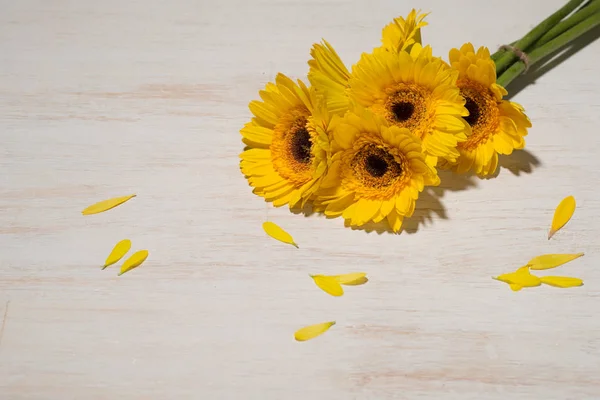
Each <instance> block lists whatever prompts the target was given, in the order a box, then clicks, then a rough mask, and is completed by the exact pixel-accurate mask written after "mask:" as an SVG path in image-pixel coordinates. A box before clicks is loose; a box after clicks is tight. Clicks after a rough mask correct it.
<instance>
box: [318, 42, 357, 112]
mask: <svg viewBox="0 0 600 400" xmlns="http://www.w3.org/2000/svg"><path fill="white" fill-rule="evenodd" d="M310 55H311V56H312V58H311V59H310V60H309V61H308V65H309V67H310V69H309V72H308V80H309V81H310V83H311V85H312V86H313V87H314V88H315V89H316V91H317V92H318V93H319V94H323V95H324V96H325V97H326V101H327V109H328V110H329V111H330V112H331V113H332V114H338V115H343V114H344V113H345V112H346V111H347V110H348V107H349V100H348V93H347V92H346V89H347V88H348V80H349V79H350V72H349V71H348V69H347V68H346V66H345V65H344V63H343V62H342V60H341V58H340V56H338V54H337V53H336V52H335V50H334V49H333V47H332V46H331V45H330V44H329V43H327V41H325V40H323V43H322V44H316V43H315V44H314V45H313V47H312V49H311V50H310Z"/></svg>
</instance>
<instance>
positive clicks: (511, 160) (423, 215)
mask: <svg viewBox="0 0 600 400" xmlns="http://www.w3.org/2000/svg"><path fill="white" fill-rule="evenodd" d="M539 165H541V163H540V161H539V159H538V158H537V157H536V156H534V155H533V154H532V153H530V152H529V151H527V150H517V151H515V152H513V153H512V154H511V155H510V156H503V155H501V156H500V158H499V168H498V169H497V171H496V173H495V174H494V175H493V176H490V177H489V178H488V179H493V178H495V177H496V176H498V174H499V172H500V170H501V169H504V168H505V169H508V170H509V171H510V172H511V173H513V174H514V175H516V176H519V175H520V174H521V173H526V174H529V173H532V172H533V170H534V169H535V168H536V167H538V166H539ZM438 175H439V177H440V180H441V182H440V185H439V186H430V187H426V188H425V190H423V192H421V194H420V195H419V199H418V200H417V204H416V208H415V212H414V214H413V215H412V216H411V217H410V218H404V221H403V223H402V228H401V230H400V232H398V233H395V232H393V231H392V230H391V229H390V226H389V225H388V223H387V221H386V220H383V221H381V222H377V223H375V222H368V223H366V224H365V225H363V226H359V227H356V226H350V224H349V223H348V222H347V221H345V222H344V225H345V226H346V227H348V228H351V229H352V230H357V231H365V232H366V233H372V232H375V233H377V234H379V235H381V234H384V233H389V234H400V233H402V232H406V233H408V234H413V233H416V232H418V231H419V229H421V228H422V227H426V226H432V225H433V224H435V221H437V220H447V219H449V218H448V214H447V212H446V208H445V207H444V205H443V203H442V201H441V199H442V198H443V197H444V196H445V194H446V192H460V191H463V190H469V189H471V188H475V187H477V181H478V180H479V179H480V178H478V177H477V176H475V175H473V174H464V175H458V174H455V173H453V172H452V171H448V170H439V171H438ZM290 211H291V212H292V213H294V214H302V215H304V216H305V217H310V216H312V215H315V214H317V215H320V216H324V215H323V214H322V213H320V212H316V211H315V210H314V209H313V207H312V205H311V204H310V203H307V204H306V205H305V206H304V207H303V208H296V209H292V210H290ZM326 218H327V217H326ZM330 219H338V218H330Z"/></svg>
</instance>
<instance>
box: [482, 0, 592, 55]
mask: <svg viewBox="0 0 600 400" xmlns="http://www.w3.org/2000/svg"><path fill="white" fill-rule="evenodd" d="M598 11H600V0H590V1H588V2H587V3H585V4H584V5H582V6H581V7H580V8H579V10H577V11H575V13H574V14H573V15H571V16H570V17H569V18H566V19H564V20H562V21H560V22H559V23H558V24H557V25H555V26H554V27H553V28H552V29H550V30H549V31H548V32H546V33H545V34H543V35H542V37H541V38H539V39H538V40H537V42H535V43H534V44H533V46H532V47H530V48H529V49H527V50H528V51H531V50H532V48H535V47H539V46H541V45H543V44H546V43H548V42H549V41H551V40H552V39H554V38H555V37H557V36H558V35H560V34H562V33H564V32H565V31H567V30H569V29H571V28H572V27H574V26H575V25H577V24H578V23H580V22H581V21H583V20H584V19H586V18H588V17H590V16H591V15H592V14H595V13H597V12H598ZM516 44H517V41H516V40H515V41H514V42H512V43H510V44H509V46H513V47H514V46H515V45H516ZM506 51H507V50H498V51H497V52H495V53H494V54H492V60H493V61H494V62H496V61H497V60H498V59H499V58H500V57H502V56H503V55H504V54H506Z"/></svg>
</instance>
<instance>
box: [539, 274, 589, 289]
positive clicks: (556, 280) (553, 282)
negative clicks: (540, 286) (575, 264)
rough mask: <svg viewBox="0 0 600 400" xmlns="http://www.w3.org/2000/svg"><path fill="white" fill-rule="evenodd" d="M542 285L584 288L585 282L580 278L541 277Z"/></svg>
mask: <svg viewBox="0 0 600 400" xmlns="http://www.w3.org/2000/svg"><path fill="white" fill-rule="evenodd" d="M540 280H541V281H542V283H544V284H546V285H550V286H555V287H559V288H570V287H576V286H583V281H582V280H581V279H579V278H571V277H569V276H541V277H540Z"/></svg>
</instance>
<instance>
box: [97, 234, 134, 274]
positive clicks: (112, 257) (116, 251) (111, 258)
mask: <svg viewBox="0 0 600 400" xmlns="http://www.w3.org/2000/svg"><path fill="white" fill-rule="evenodd" d="M129 249H131V240H129V239H123V240H121V241H120V242H119V243H117V244H116V245H115V247H114V248H113V249H112V251H111V252H110V254H109V255H108V257H107V258H106V261H105V262H104V265H103V266H102V269H104V268H106V267H108V266H109V265H113V264H114V263H116V262H117V261H119V260H120V259H121V258H123V256H124V255H125V254H127V252H128V251H129Z"/></svg>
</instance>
